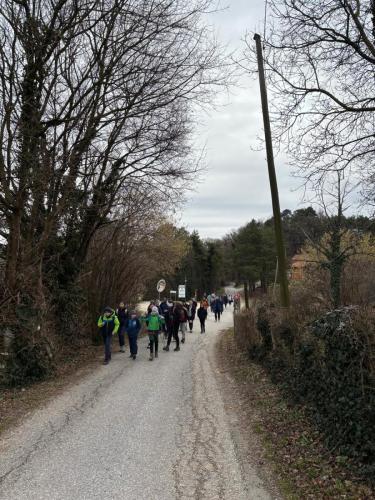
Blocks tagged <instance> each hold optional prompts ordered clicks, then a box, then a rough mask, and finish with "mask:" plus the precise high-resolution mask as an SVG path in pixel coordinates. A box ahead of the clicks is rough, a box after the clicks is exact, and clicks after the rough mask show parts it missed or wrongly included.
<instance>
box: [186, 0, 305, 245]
mask: <svg viewBox="0 0 375 500" xmlns="http://www.w3.org/2000/svg"><path fill="white" fill-rule="evenodd" d="M227 1H228V5H229V6H228V9H227V10H225V11H224V12H220V13H217V14H215V15H214V16H213V17H212V19H213V24H214V26H215V28H216V29H217V33H218V37H219V39H220V40H222V41H223V42H224V43H229V44H230V47H231V48H232V49H239V50H241V49H242V50H243V48H244V47H243V42H242V41H241V39H242V38H243V37H244V35H245V33H246V31H255V30H259V31H260V32H261V33H262V32H263V16H264V0H227ZM229 2H230V3H229ZM240 83H241V88H235V89H232V95H231V96H229V98H228V97H225V96H224V95H223V96H222V97H221V98H220V101H221V102H226V105H225V106H224V107H219V108H218V109H217V110H216V111H214V112H211V113H210V116H209V117H207V116H205V117H203V118H202V120H203V122H204V123H203V124H202V126H200V127H199V129H198V130H197V134H196V137H197V139H196V140H197V143H199V141H201V142H202V143H203V142H204V143H205V144H206V161H207V164H208V169H207V171H206V172H204V174H203V175H202V181H201V183H200V184H198V185H197V186H196V192H195V193H192V194H190V195H189V197H188V202H187V203H186V205H185V207H184V209H183V212H182V215H181V223H182V224H183V225H184V226H185V227H187V229H189V230H190V231H192V230H194V229H196V230H198V231H199V233H200V235H201V236H202V237H203V238H207V237H210V238H216V237H221V236H224V235H225V234H227V233H228V232H230V231H231V230H233V229H236V228H238V227H240V226H241V225H244V224H245V223H246V222H248V221H249V220H251V219H252V218H257V219H258V218H261V219H264V218H267V217H269V216H271V215H272V206H271V199H270V194H269V184H268V174H267V163H266V157H265V152H263V151H261V152H258V151H254V148H258V147H259V141H258V140H257V138H258V137H259V136H262V135H263V128H262V115H261V102H260V94H259V84H258V82H257V81H254V80H253V79H252V78H250V77H247V76H244V77H242V79H241V82H240ZM276 168H277V175H278V182H279V191H280V203H281V207H282V209H285V208H289V209H295V208H297V206H298V204H299V201H300V193H297V192H296V190H295V189H292V187H293V186H294V187H296V181H295V180H294V179H292V178H291V176H290V172H289V169H288V166H287V165H286V164H285V160H284V161H283V159H282V158H276Z"/></svg>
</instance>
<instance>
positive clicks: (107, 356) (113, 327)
mask: <svg viewBox="0 0 375 500" xmlns="http://www.w3.org/2000/svg"><path fill="white" fill-rule="evenodd" d="M98 327H99V328H100V333H101V335H102V338H103V343H104V364H105V365H108V363H109V362H110V360H111V347H112V335H113V334H115V333H117V332H118V329H119V327H120V322H119V320H118V318H117V316H116V314H115V311H114V310H113V309H112V308H111V307H106V308H105V309H104V311H103V314H102V315H101V316H100V317H99V319H98Z"/></svg>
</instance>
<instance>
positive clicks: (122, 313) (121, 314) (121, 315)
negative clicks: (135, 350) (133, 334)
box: [116, 302, 129, 352]
mask: <svg viewBox="0 0 375 500" xmlns="http://www.w3.org/2000/svg"><path fill="white" fill-rule="evenodd" d="M116 316H117V318H118V320H119V322H120V327H119V330H118V340H119V344H120V352H125V332H126V323H127V321H128V319H129V311H128V309H127V307H126V306H125V304H124V302H120V304H119V306H118V309H117V310H116Z"/></svg>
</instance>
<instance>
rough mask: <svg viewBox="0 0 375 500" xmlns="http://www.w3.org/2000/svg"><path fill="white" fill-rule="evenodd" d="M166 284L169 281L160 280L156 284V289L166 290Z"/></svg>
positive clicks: (159, 290)
mask: <svg viewBox="0 0 375 500" xmlns="http://www.w3.org/2000/svg"><path fill="white" fill-rule="evenodd" d="M166 286H167V283H166V282H165V280H159V281H158V284H157V285H156V290H157V291H158V292H159V293H161V292H164V290H165V287H166Z"/></svg>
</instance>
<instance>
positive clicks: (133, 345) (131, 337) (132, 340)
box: [128, 334, 138, 356]
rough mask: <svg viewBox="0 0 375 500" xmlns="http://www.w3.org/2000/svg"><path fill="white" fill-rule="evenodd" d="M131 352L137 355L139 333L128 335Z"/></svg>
mask: <svg viewBox="0 0 375 500" xmlns="http://www.w3.org/2000/svg"><path fill="white" fill-rule="evenodd" d="M128 339H129V348H130V354H133V355H135V356H136V355H137V353H138V342H137V341H138V335H137V334H132V335H128Z"/></svg>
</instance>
